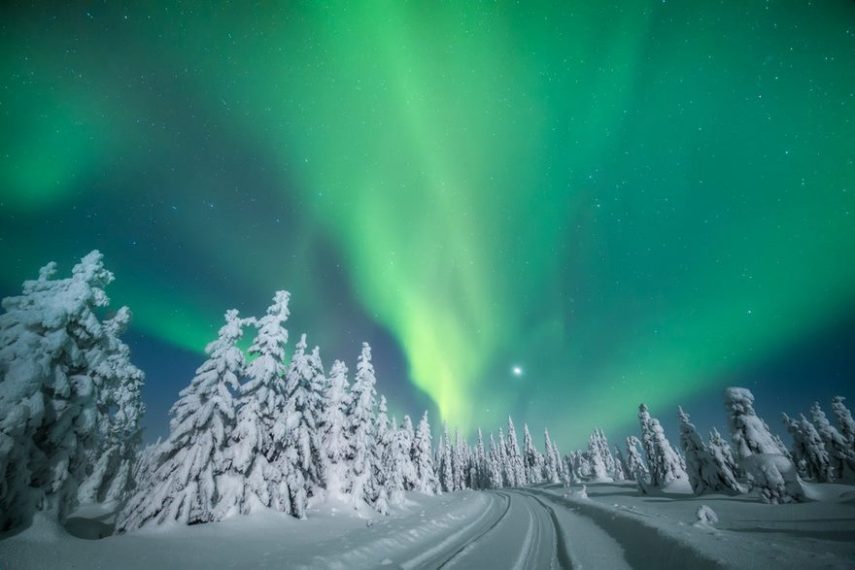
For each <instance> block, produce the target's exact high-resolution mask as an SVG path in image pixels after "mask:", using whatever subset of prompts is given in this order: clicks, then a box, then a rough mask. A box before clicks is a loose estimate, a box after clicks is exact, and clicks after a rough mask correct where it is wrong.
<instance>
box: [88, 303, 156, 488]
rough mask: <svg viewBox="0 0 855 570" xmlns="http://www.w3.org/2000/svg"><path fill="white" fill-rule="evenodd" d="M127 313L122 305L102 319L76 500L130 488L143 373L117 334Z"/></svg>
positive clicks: (138, 436)
mask: <svg viewBox="0 0 855 570" xmlns="http://www.w3.org/2000/svg"><path fill="white" fill-rule="evenodd" d="M130 318H131V314H130V310H129V309H128V308H127V307H122V308H120V309H119V310H118V311H117V312H116V314H115V316H113V318H111V319H109V320H106V321H104V323H103V327H102V331H103V335H102V337H101V345H102V347H103V354H104V358H103V359H102V360H101V361H100V362H99V363H98V364H97V365H96V366H95V368H94V370H93V374H92V378H93V381H94V384H95V387H96V389H97V392H98V394H97V397H96V402H97V410H98V413H97V416H96V417H97V431H98V433H97V438H98V443H97V447H95V453H94V454H93V455H92V461H91V462H90V463H89V466H87V468H86V474H87V475H86V480H85V481H84V482H83V483H82V484H81V485H80V488H79V489H78V493H77V497H78V500H79V502H80V503H94V502H108V503H113V502H115V501H119V500H121V499H122V498H123V497H124V496H125V495H126V494H127V493H128V492H129V491H131V490H132V489H133V484H134V480H133V478H132V471H133V467H134V463H135V462H136V459H137V458H136V454H137V451H138V449H139V446H140V443H141V441H142V425H141V422H142V416H143V414H144V412H145V406H144V405H143V402H142V386H143V380H144V378H145V375H144V374H143V373H142V371H141V370H140V369H139V368H137V367H136V366H134V365H133V364H132V363H131V361H130V349H129V348H128V346H127V345H126V344H125V343H124V342H122V340H121V338H119V336H120V335H121V334H122V333H123V332H124V331H125V329H126V328H127V325H128V323H129V322H130Z"/></svg>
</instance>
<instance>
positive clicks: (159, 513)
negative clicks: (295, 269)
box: [116, 309, 244, 532]
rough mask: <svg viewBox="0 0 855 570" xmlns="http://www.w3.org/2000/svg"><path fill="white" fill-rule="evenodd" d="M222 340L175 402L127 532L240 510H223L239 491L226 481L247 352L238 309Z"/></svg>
mask: <svg viewBox="0 0 855 570" xmlns="http://www.w3.org/2000/svg"><path fill="white" fill-rule="evenodd" d="M225 319H226V323H225V324H224V325H223V327H222V328H220V331H219V335H218V338H217V340H215V341H213V342H211V343H210V344H208V346H207V347H205V352H206V353H207V354H208V360H207V361H206V362H205V363H204V364H202V366H200V367H199V368H198V369H197V370H196V376H195V377H194V378H193V380H192V382H191V383H190V385H189V386H188V387H187V388H184V389H183V390H182V391H181V392H180V393H179V396H180V397H179V399H178V401H177V402H176V403H175V405H173V406H172V409H171V414H172V419H171V421H170V426H169V430H170V432H169V438H168V439H167V440H166V441H165V442H164V444H163V445H162V446H161V448H160V450H159V457H158V459H157V466H156V467H155V468H154V469H153V471H152V472H151V475H150V481H149V483H148V484H147V485H145V486H144V487H143V488H141V489H140V490H138V492H136V493H135V494H134V495H133V497H131V499H130V500H129V501H128V503H127V504H126V505H125V507H124V508H123V509H122V512H121V513H120V514H119V517H118V519H117V521H118V524H117V527H116V528H117V531H118V532H125V531H130V530H134V529H137V528H140V527H142V526H145V525H147V524H150V523H155V524H159V523H163V522H167V521H178V522H182V523H185V524H193V523H201V522H210V521H214V520H221V519H222V518H225V517H227V516H229V515H232V514H236V513H237V512H238V510H237V509H236V508H234V507H232V506H230V508H229V509H221V508H219V504H218V503H219V500H220V497H221V496H224V495H233V494H235V493H236V491H235V490H234V489H233V488H230V485H233V484H234V482H233V481H232V480H229V479H226V480H223V479H221V476H222V475H223V474H224V473H226V471H227V470H228V468H229V464H230V461H231V457H229V455H228V453H227V451H228V443H229V438H230V436H231V433H232V430H233V429H234V421H235V399H234V396H233V394H234V393H235V392H236V391H237V390H238V389H239V378H240V376H241V374H243V369H244V356H243V353H242V352H241V350H240V349H239V348H238V347H237V346H236V343H237V342H238V340H239V339H240V338H241V336H242V335H243V326H244V321H243V320H241V319H240V317H239V316H238V312H237V311H236V310H234V309H232V310H230V311H228V312H226V317H225Z"/></svg>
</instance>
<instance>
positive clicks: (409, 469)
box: [399, 415, 418, 491]
mask: <svg viewBox="0 0 855 570" xmlns="http://www.w3.org/2000/svg"><path fill="white" fill-rule="evenodd" d="M399 437H400V442H399V445H400V446H401V447H402V448H403V449H404V451H405V453H404V456H403V458H402V461H403V462H404V467H403V468H402V473H403V476H404V490H405V491H412V490H414V489H415V488H416V486H417V484H418V474H417V472H416V466H415V463H414V462H413V454H412V450H413V445H415V441H416V432H415V430H414V429H413V420H412V419H411V418H410V416H408V415H404V423H403V424H402V425H401V434H400V436H399Z"/></svg>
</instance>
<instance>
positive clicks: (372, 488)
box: [367, 395, 394, 515]
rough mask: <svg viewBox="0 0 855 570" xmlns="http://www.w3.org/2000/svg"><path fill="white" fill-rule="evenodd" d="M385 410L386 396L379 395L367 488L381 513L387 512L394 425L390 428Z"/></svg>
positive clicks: (371, 499) (373, 503)
mask: <svg viewBox="0 0 855 570" xmlns="http://www.w3.org/2000/svg"><path fill="white" fill-rule="evenodd" d="M387 412H388V408H387V405H386V396H383V395H381V396H380V402H379V404H378V406H377V417H376V418H375V420H374V429H373V433H374V438H373V441H372V442H371V478H370V482H369V486H368V489H367V490H368V495H369V496H370V502H371V504H372V505H373V506H374V508H375V510H376V511H377V512H378V513H380V514H382V515H385V514H388V512H389V499H390V497H389V486H390V484H391V483H390V481H389V477H390V476H392V473H390V472H389V469H390V468H391V458H390V453H389V449H390V447H391V437H392V432H393V431H394V426H393V427H392V429H390V427H389V416H388V413H387Z"/></svg>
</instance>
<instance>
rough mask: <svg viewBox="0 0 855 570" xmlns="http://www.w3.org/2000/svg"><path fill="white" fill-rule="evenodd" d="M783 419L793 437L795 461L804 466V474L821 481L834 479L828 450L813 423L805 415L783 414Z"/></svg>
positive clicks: (825, 481)
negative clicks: (795, 417) (792, 415)
mask: <svg viewBox="0 0 855 570" xmlns="http://www.w3.org/2000/svg"><path fill="white" fill-rule="evenodd" d="M783 421H784V425H785V426H787V431H789V432H790V436H792V438H793V453H792V457H793V461H795V462H796V465H799V464H801V465H802V466H803V468H804V475H805V476H806V477H809V478H811V479H814V480H815V481H818V482H820V483H827V482H829V481H833V480H834V470H833V469H832V468H831V462H830V461H829V459H828V450H827V449H826V448H825V444H824V443H823V441H822V438H821V437H820V435H819V433H818V432H817V431H816V428H814V427H813V424H812V423H810V421H808V419H807V418H806V417H804V415H802V416H801V418H800V419H798V420H796V419H793V418H790V416H788V415H787V414H783Z"/></svg>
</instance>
